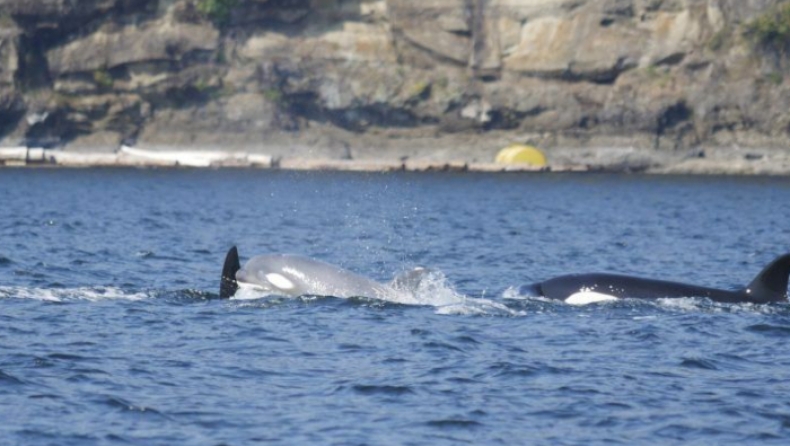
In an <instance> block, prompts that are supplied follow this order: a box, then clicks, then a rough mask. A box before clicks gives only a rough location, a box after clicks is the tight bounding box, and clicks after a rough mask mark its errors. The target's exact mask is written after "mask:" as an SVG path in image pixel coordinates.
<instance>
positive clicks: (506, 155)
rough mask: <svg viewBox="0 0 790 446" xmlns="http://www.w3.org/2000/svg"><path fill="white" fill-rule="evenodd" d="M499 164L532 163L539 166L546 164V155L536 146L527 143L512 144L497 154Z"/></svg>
mask: <svg viewBox="0 0 790 446" xmlns="http://www.w3.org/2000/svg"><path fill="white" fill-rule="evenodd" d="M496 162H497V163H499V164H530V165H533V166H537V167H544V166H545V165H546V155H544V154H543V152H541V151H540V150H538V149H536V148H535V147H532V146H528V145H526V144H518V143H515V144H510V145H509V146H507V147H505V148H504V149H502V150H500V151H499V153H497V156H496Z"/></svg>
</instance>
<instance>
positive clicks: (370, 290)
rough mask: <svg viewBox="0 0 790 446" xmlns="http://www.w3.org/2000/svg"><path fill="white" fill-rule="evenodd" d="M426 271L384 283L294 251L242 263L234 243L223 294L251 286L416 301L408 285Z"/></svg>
mask: <svg viewBox="0 0 790 446" xmlns="http://www.w3.org/2000/svg"><path fill="white" fill-rule="evenodd" d="M426 271H427V270H424V269H422V268H417V269H415V270H412V271H409V272H408V273H406V274H404V275H403V276H401V277H398V278H396V279H395V280H394V281H393V282H392V284H382V283H379V282H376V281H374V280H371V279H368V278H367V277H363V276H360V275H358V274H356V273H353V272H351V271H348V270H345V269H343V268H340V267H339V266H335V265H330V264H328V263H324V262H321V261H319V260H315V259H311V258H308V257H302V256H298V255H293V254H270V255H259V256H255V257H252V258H251V259H250V260H248V261H247V263H245V264H244V266H243V267H242V266H241V264H240V262H239V252H238V249H237V248H236V247H235V246H234V247H232V248H230V250H229V251H228V253H227V255H226V256H225V264H224V265H223V267H222V278H221V279H220V290H219V297H220V298H222V299H228V298H230V297H233V296H234V295H236V293H237V291H238V290H239V289H250V290H252V291H253V292H255V294H260V295H276V296H284V297H300V296H331V297H339V298H350V297H367V298H376V299H382V300H387V301H393V302H400V303H414V302H412V301H414V297H413V295H412V294H411V293H409V292H408V289H407V286H406V285H409V286H410V287H415V286H416V285H415V284H417V283H418V282H419V279H420V277H424V276H425V273H424V272H426Z"/></svg>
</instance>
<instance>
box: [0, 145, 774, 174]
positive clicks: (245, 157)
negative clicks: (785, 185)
mask: <svg viewBox="0 0 790 446" xmlns="http://www.w3.org/2000/svg"><path fill="white" fill-rule="evenodd" d="M266 149H267V148H266V147H260V146H258V147H254V148H248V150H216V149H213V150H212V149H211V148H203V149H200V150H195V149H184V148H172V147H158V148H146V149H140V148H134V147H126V146H122V147H120V148H118V149H115V150H95V149H94V150H62V149H42V148H27V147H17V148H8V147H6V148H0V168H2V167H6V168H14V167H27V168H31V167H46V168H53V167H59V168H108V167H132V168H214V169H216V168H257V169H275V170H300V171H357V172H395V171H409V172H446V171H451V172H501V173H513V172H545V173H550V172H554V173H557V172H609V173H631V174H634V173H644V174H678V175H773V176H788V175H790V151H777V150H758V149H748V150H747V149H740V148H728V149H725V148H718V149H707V150H695V151H688V152H674V153H671V152H666V151H660V150H646V149H635V148H586V149H552V150H547V151H545V154H546V156H547V159H548V165H546V166H532V165H529V164H503V163H496V162H494V156H493V155H491V154H490V153H484V152H479V153H477V154H476V155H477V156H474V157H472V156H469V155H470V154H469V153H466V157H465V158H461V157H454V158H451V157H448V156H447V154H448V153H455V154H456V155H457V153H456V152H455V151H452V150H444V151H442V150H429V149H422V150H420V149H417V148H415V147H414V146H411V147H410V148H409V149H408V150H393V149H392V148H390V149H388V150H387V151H386V152H382V151H381V150H379V151H374V150H368V151H366V152H363V153H361V155H362V156H360V157H357V158H351V157H342V158H341V157H331V156H327V155H326V153H325V151H324V150H310V149H305V148H302V150H297V151H294V150H293V148H289V150H284V149H282V148H276V147H270V148H269V153H266V151H267V150H266ZM373 152H377V153H378V156H374V155H373ZM271 153H277V154H278V155H272V154H271Z"/></svg>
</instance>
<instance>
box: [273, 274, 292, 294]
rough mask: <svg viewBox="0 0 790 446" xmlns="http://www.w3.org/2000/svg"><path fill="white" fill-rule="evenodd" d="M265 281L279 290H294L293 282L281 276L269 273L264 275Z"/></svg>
mask: <svg viewBox="0 0 790 446" xmlns="http://www.w3.org/2000/svg"><path fill="white" fill-rule="evenodd" d="M266 280H268V281H269V283H271V284H272V285H274V286H275V287H277V288H278V289H281V290H292V289H293V288H294V284H293V282H291V281H290V280H288V279H287V278H286V277H285V276H283V275H281V274H277V273H269V274H267V275H266Z"/></svg>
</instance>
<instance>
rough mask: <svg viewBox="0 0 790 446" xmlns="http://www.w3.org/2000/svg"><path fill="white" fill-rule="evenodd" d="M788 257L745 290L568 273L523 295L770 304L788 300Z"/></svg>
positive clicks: (574, 300) (578, 301)
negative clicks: (696, 298)
mask: <svg viewBox="0 0 790 446" xmlns="http://www.w3.org/2000/svg"><path fill="white" fill-rule="evenodd" d="M788 276H790V254H785V255H782V256H779V257H777V258H776V259H774V260H773V261H772V262H771V263H769V264H768V265H767V266H766V267H765V268H763V270H762V271H760V273H759V274H757V276H756V277H755V278H754V280H752V281H751V283H749V285H747V286H746V287H745V288H741V289H737V290H722V289H716V288H708V287H704V286H698V285H690V284H685V283H680V282H670V281H666V280H657V279H646V278H641V277H633V276H625V275H619V274H605V273H603V274H601V273H594V274H570V275H563V276H559V277H554V278H551V279H548V280H545V281H543V282H538V283H534V284H532V285H528V286H527V287H524V288H522V289H521V292H522V294H530V295H534V296H536V297H537V296H541V297H545V298H548V299H553V300H562V301H564V302H566V303H568V304H572V305H584V304H589V303H595V302H605V301H612V300H617V299H626V298H630V299H663V298H680V297H701V298H707V299H710V300H712V301H714V302H722V303H756V304H763V303H771V302H782V301H787V282H788Z"/></svg>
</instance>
